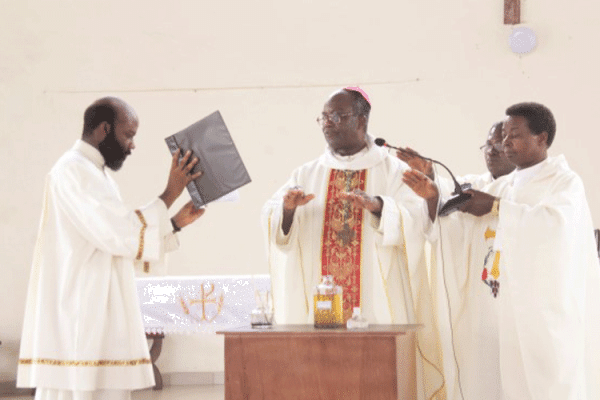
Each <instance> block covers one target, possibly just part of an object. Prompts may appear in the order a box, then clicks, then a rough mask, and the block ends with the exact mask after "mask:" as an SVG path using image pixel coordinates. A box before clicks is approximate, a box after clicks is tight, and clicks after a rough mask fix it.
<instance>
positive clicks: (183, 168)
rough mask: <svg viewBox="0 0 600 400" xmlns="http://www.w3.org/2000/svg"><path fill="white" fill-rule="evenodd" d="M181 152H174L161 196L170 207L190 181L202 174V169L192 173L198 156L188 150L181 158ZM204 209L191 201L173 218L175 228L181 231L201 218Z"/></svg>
mask: <svg viewBox="0 0 600 400" xmlns="http://www.w3.org/2000/svg"><path fill="white" fill-rule="evenodd" d="M180 153H181V151H180V150H177V151H176V152H175V153H173V158H172V161H171V171H170V172H169V179H168V181H167V187H166V188H165V191H164V192H163V193H162V194H161V195H160V196H159V197H160V199H161V200H162V201H164V203H165V205H166V206H167V208H170V207H171V205H173V203H174V202H175V200H177V198H178V197H179V196H180V195H181V193H182V192H183V189H185V187H186V186H187V184H188V183H190V182H191V181H192V180H194V179H196V178H198V177H200V176H201V175H202V171H198V172H196V173H195V174H192V172H191V171H192V169H193V168H194V166H195V165H196V164H197V163H198V158H196V157H192V152H191V151H189V150H188V151H187V152H186V153H185V154H184V156H183V157H182V158H181V159H179V155H180ZM204 211H205V209H204V208H196V207H195V206H194V204H193V202H192V201H189V202H188V203H187V204H185V205H184V206H183V207H182V208H181V209H180V210H179V212H177V214H175V216H174V217H173V218H172V219H171V222H172V224H173V229H174V230H175V231H179V230H180V229H181V228H183V227H184V226H187V225H189V224H191V223H192V222H194V221H196V220H197V219H198V218H200V216H201V215H202V214H204Z"/></svg>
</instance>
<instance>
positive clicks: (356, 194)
mask: <svg viewBox="0 0 600 400" xmlns="http://www.w3.org/2000/svg"><path fill="white" fill-rule="evenodd" d="M340 198H341V199H342V200H349V201H351V202H352V205H353V206H355V207H361V208H364V209H366V210H368V211H371V212H372V213H374V214H380V213H381V210H382V208H383V201H382V200H381V198H379V197H376V196H370V195H368V194H367V193H365V192H363V191H362V190H360V189H354V190H353V191H352V192H341V193H340Z"/></svg>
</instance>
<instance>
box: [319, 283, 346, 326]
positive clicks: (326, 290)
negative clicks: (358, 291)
mask: <svg viewBox="0 0 600 400" xmlns="http://www.w3.org/2000/svg"><path fill="white" fill-rule="evenodd" d="M314 314H315V328H340V327H343V326H344V304H343V296H342V287H341V286H337V285H336V284H335V282H334V280H333V276H331V275H325V276H323V280H322V281H321V283H319V284H318V285H317V286H316V287H315V295H314Z"/></svg>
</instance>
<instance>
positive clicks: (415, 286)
mask: <svg viewBox="0 0 600 400" xmlns="http://www.w3.org/2000/svg"><path fill="white" fill-rule="evenodd" d="M364 99H365V97H364V95H362V96H361V95H360V94H358V92H354V91H352V90H341V91H338V92H336V93H334V94H333V95H332V97H330V99H329V101H328V102H327V103H326V104H325V107H324V111H323V115H322V117H321V124H322V127H323V132H324V134H325V138H326V140H327V142H328V148H327V149H326V151H325V153H324V154H323V155H322V156H321V157H319V158H318V159H316V160H314V161H311V162H309V163H307V164H304V165H303V166H301V167H300V168H298V169H296V170H295V171H294V172H293V174H292V177H291V178H290V180H289V181H288V182H287V183H286V184H285V185H284V186H283V187H282V188H281V189H280V190H279V191H278V192H277V193H275V195H274V196H273V197H272V198H271V200H269V201H268V202H267V203H266V204H265V206H264V208H263V216H262V221H263V226H264V228H265V232H266V235H267V246H268V256H269V265H270V273H271V279H272V286H273V298H274V307H275V320H276V321H277V322H278V323H288V324H294V323H296V324H312V323H313V321H314V315H313V290H314V287H315V286H316V285H317V284H318V283H319V282H320V281H321V277H322V276H323V275H333V276H334V279H335V281H336V283H337V284H338V285H340V286H342V288H343V291H344V309H345V315H346V318H348V317H349V316H350V315H351V313H352V308H353V307H360V309H361V313H362V315H363V316H364V317H366V319H367V320H368V321H369V322H370V323H372V324H407V323H421V324H424V325H425V326H424V328H423V329H422V330H421V331H419V333H418V343H417V345H418V352H417V353H418V354H417V358H418V363H417V364H418V378H419V380H418V398H419V399H435V398H438V399H442V398H444V397H442V396H443V393H444V388H443V378H442V376H441V359H440V354H439V349H438V347H437V346H438V343H437V332H436V327H435V325H434V323H433V319H432V314H431V310H432V304H431V298H430V291H429V284H428V279H427V270H426V263H425V254H424V247H423V245H424V231H425V229H426V228H427V226H428V224H429V218H428V217H427V211H426V205H425V202H424V201H423V200H422V199H421V198H419V197H418V196H416V195H414V193H412V191H411V190H410V188H408V187H407V186H406V185H404V184H403V183H402V171H403V170H404V169H406V168H408V167H407V165H406V164H405V163H403V162H401V161H400V160H398V159H396V158H395V157H393V156H391V155H389V154H388V153H387V151H386V150H384V149H382V148H380V147H378V146H375V145H374V143H373V138H372V137H371V136H370V135H367V134H366V119H367V117H368V109H370V105H369V106H368V107H367V106H366V104H365V103H366V101H365V100H364ZM365 108H367V111H366V114H365V112H364V111H363V110H364V109H365ZM342 116H343V117H342ZM347 149H350V150H349V151H346V150H347ZM294 199H296V200H297V204H293V202H294ZM288 204H291V206H289V205H288ZM288 207H289V208H294V210H293V217H292V219H291V221H289V222H291V224H290V223H289V222H288V223H287V224H286V221H285V219H286V217H285V213H286V212H287V211H288ZM286 225H287V226H286Z"/></svg>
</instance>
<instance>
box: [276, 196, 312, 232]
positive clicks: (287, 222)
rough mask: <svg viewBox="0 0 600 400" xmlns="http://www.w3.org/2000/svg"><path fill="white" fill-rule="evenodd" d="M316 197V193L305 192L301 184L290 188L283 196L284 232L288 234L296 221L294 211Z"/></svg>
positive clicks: (282, 224) (282, 223) (282, 227)
mask: <svg viewBox="0 0 600 400" xmlns="http://www.w3.org/2000/svg"><path fill="white" fill-rule="evenodd" d="M314 198H315V195H314V194H305V193H304V190H303V189H302V188H301V187H300V186H295V187H293V188H291V189H289V190H288V191H287V192H286V194H285V195H284V196H283V220H282V222H281V229H282V230H283V233H284V234H286V235H287V234H288V232H289V231H290V228H291V227H292V222H293V221H294V213H295V212H296V208H297V207H298V206H303V205H305V204H307V203H308V202H309V201H311V200H312V199H314Z"/></svg>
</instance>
